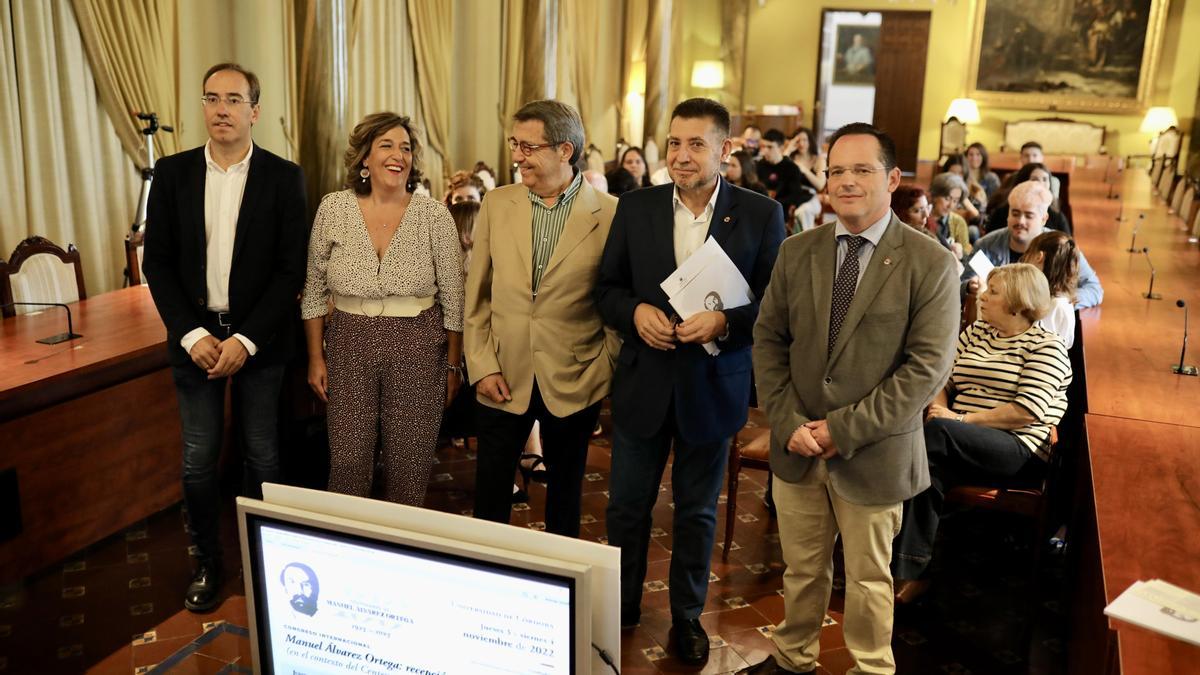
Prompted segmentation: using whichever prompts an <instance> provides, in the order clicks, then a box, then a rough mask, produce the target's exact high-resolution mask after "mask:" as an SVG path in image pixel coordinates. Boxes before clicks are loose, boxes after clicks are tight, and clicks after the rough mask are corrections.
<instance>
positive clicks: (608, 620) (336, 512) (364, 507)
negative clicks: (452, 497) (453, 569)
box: [263, 483, 621, 675]
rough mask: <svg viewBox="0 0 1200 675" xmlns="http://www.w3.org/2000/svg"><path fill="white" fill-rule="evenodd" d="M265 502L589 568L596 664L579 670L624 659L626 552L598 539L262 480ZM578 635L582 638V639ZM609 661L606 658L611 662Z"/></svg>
mask: <svg viewBox="0 0 1200 675" xmlns="http://www.w3.org/2000/svg"><path fill="white" fill-rule="evenodd" d="M263 501H265V502H266V503H268V504H274V505H277V506H286V507H290V508H293V509H300V510H303V511H312V512H317V513H322V514H326V515H329V516H337V517H339V518H345V519H348V520H353V521H359V522H364V523H373V524H375V525H381V526H383V527H389V528H396V529H399V530H404V531H406V532H416V533H422V534H428V535H432V536H437V537H443V538H447V539H453V540H455V541H458V542H462V543H471V544H476V545H479V546H483V547H487V548H489V549H500V550H504V551H510V552H513V553H516V554H523V555H532V556H538V557H541V558H549V559H553V560H561V561H566V562H572V563H575V564H577V565H582V566H584V567H586V568H588V569H589V570H590V573H589V580H588V585H589V586H590V588H591V597H590V598H587V599H584V601H585V602H586V604H587V606H588V607H590V608H591V647H592V650H591V651H592V656H591V667H590V669H586V668H585V669H581V670H580V671H579V672H580V673H589V672H590V673H595V674H596V675H600V674H601V673H613V672H616V669H615V668H614V667H613V665H612V664H618V663H620V662H621V627H620V615H621V550H620V549H618V548H616V547H614V546H607V545H605V544H601V543H598V542H595V541H586V540H583V539H575V538H572V537H563V536H559V535H556V534H550V533H548V532H541V531H539V530H535V529H530V528H524V527H513V526H510V525H506V524H502V523H493V522H490V521H486V520H477V519H475V518H469V517H465V516H461V515H458V514H454V513H443V512H441V511H431V510H429V509H422V508H417V507H414V506H406V505H403V504H391V503H388V502H381V501H378V500H374V499H363V498H361V497H352V496H350V495H341V494H337V493H334V492H326V491H324V490H309V489H306V488H300V487H293V486H290V485H276V484H274V483H264V484H263ZM577 639H578V638H577ZM606 659H607V660H606Z"/></svg>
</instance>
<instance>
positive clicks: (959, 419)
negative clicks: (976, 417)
mask: <svg viewBox="0 0 1200 675" xmlns="http://www.w3.org/2000/svg"><path fill="white" fill-rule="evenodd" d="M966 417H967V415H966V413H963V414H961V415H955V416H954V421H955V422H962V421H964V420H965V419H966Z"/></svg>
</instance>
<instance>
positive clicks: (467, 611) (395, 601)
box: [238, 499, 591, 675]
mask: <svg viewBox="0 0 1200 675" xmlns="http://www.w3.org/2000/svg"><path fill="white" fill-rule="evenodd" d="M238 517H239V529H240V530H241V534H242V554H243V569H244V570H245V575H246V597H247V608H248V612H249V615H250V617H249V618H250V623H251V633H252V635H251V639H252V643H253V647H254V651H255V654H254V657H255V671H256V672H261V673H288V674H289V675H291V674H298V673H305V674H314V675H315V674H317V673H346V672H354V673H378V674H381V675H382V674H389V675H390V674H393V673H439V674H445V675H454V674H458V673H462V674H472V675H476V674H479V675H484V674H486V673H530V674H545V675H551V674H562V675H566V674H568V673H586V672H588V668H587V664H588V663H589V662H590V654H589V651H590V645H589V635H590V632H591V631H590V611H589V609H588V608H587V604H588V603H587V602H586V598H587V597H588V594H589V587H588V572H589V570H588V567H587V566H586V565H579V564H576V563H571V562H567V561H562V560H555V559H551V558H546V557H541V556H534V555H528V554H523V553H518V552H514V551H506V550H502V549H495V548H491V547H487V546H481V545H478V544H474V543H471V542H464V541H458V540H454V539H450V538H445V537H438V536H433V535H429V534H425V533H420V532H412V531H405V530H401V529H396V528H388V527H383V526H380V525H378V524H373V523H365V522H361V521H355V520H349V519H345V518H339V517H336V516H330V515H328V514H320V513H315V512H311V511H303V510H299V509H294V508H290V507H284V506H278V505H273V504H266V503H263V502H259V501H255V500H247V499H239V500H238Z"/></svg>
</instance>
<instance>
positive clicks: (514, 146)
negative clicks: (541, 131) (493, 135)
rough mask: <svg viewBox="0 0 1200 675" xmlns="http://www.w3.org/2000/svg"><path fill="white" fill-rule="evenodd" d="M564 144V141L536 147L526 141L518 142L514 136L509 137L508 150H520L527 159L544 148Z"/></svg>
mask: <svg viewBox="0 0 1200 675" xmlns="http://www.w3.org/2000/svg"><path fill="white" fill-rule="evenodd" d="M562 144H563V141H558V142H556V143H541V144H539V145H534V144H533V143H526V142H525V141H518V140H517V139H516V138H513V137H512V136H509V137H508V149H509V150H512V151H513V152H516V151H517V150H520V151H521V154H522V155H525V156H526V157H528V156H530V155H532V154H533V153H535V152H537V151H538V150H541V149H542V148H552V147H554V146H556V145H562Z"/></svg>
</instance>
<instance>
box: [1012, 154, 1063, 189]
mask: <svg viewBox="0 0 1200 675" xmlns="http://www.w3.org/2000/svg"><path fill="white" fill-rule="evenodd" d="M1026 164H1041V165H1043V168H1044V166H1045V164H1046V154H1045V153H1044V152H1042V144H1041V143H1038V142H1037V141H1029V142H1027V143H1025V145H1022V146H1021V166H1024V165H1026ZM1047 173H1049V170H1048V169H1047ZM1059 187H1060V186H1059V182H1058V178H1055V176H1054V174H1050V194H1052V195H1054V199H1055V200H1057V199H1058V192H1059Z"/></svg>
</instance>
